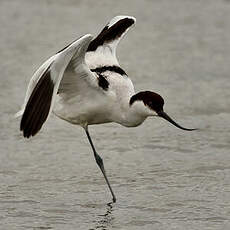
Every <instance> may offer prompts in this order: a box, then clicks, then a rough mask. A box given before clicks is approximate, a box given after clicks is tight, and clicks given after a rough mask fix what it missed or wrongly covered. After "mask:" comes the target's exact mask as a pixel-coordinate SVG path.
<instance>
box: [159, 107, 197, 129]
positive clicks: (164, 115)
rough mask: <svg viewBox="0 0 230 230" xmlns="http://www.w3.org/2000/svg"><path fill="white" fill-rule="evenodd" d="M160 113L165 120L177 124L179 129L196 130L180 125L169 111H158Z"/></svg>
mask: <svg viewBox="0 0 230 230" xmlns="http://www.w3.org/2000/svg"><path fill="white" fill-rule="evenodd" d="M158 115H159V117H162V118H164V119H165V120H167V121H168V122H170V123H172V124H173V125H175V126H176V127H177V128H179V129H183V130H187V131H193V130H196V129H187V128H184V127H182V126H180V125H178V124H177V123H176V122H175V121H174V120H173V119H172V118H171V117H170V116H169V115H168V114H167V113H165V112H164V111H159V112H158Z"/></svg>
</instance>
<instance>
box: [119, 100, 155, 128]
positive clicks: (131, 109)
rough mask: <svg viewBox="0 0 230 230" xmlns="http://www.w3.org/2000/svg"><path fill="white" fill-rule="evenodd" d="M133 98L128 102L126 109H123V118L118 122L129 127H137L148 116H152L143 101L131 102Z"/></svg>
mask: <svg viewBox="0 0 230 230" xmlns="http://www.w3.org/2000/svg"><path fill="white" fill-rule="evenodd" d="M131 98H132V97H130V98H129V99H128V101H127V102H126V106H125V107H126V109H125V110H124V111H123V116H122V119H121V121H120V122H118V123H120V124H122V125H124V126H127V127H136V126H139V125H141V124H142V123H143V122H144V120H145V119H146V118H147V117H148V116H151V113H150V111H149V109H148V108H147V107H146V106H145V105H144V103H143V101H135V103H133V104H130V100H131Z"/></svg>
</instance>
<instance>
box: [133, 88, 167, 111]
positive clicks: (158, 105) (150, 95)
mask: <svg viewBox="0 0 230 230" xmlns="http://www.w3.org/2000/svg"><path fill="white" fill-rule="evenodd" d="M135 101H143V103H144V104H145V105H147V106H148V107H149V108H150V109H152V110H154V111H156V112H158V111H162V110H163V106H164V99H163V98H162V97H161V95H159V94H157V93H154V92H151V91H143V92H139V93H137V94H135V95H133V96H132V97H131V99H130V102H129V104H130V105H132V104H133V103H134V102H135Z"/></svg>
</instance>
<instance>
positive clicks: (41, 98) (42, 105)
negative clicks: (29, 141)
mask: <svg viewBox="0 0 230 230" xmlns="http://www.w3.org/2000/svg"><path fill="white" fill-rule="evenodd" d="M51 64H52V63H51ZM50 66H51V65H50ZM50 66H49V67H48V68H47V69H46V71H45V72H44V74H43V75H42V77H41V78H40V79H39V81H38V83H37V85H36V86H35V88H34V90H33V92H32V94H31V96H30V98H29V100H28V102H27V104H26V107H25V111H24V113H23V116H22V120H21V124H20V130H21V131H23V135H24V137H27V138H29V137H30V136H34V135H35V134H36V133H37V132H38V131H39V130H40V129H41V127H42V125H43V124H44V122H45V121H46V119H47V117H48V115H49V111H50V106H51V101H52V95H53V90H54V83H53V81H52V79H51V75H50Z"/></svg>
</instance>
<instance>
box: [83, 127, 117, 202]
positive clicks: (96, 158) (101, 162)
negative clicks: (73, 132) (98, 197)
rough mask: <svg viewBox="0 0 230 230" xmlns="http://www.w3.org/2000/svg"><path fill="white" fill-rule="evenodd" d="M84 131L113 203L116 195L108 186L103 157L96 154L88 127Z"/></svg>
mask: <svg viewBox="0 0 230 230" xmlns="http://www.w3.org/2000/svg"><path fill="white" fill-rule="evenodd" d="M85 132H86V135H87V137H88V140H89V143H90V145H91V147H92V149H93V154H94V157H95V160H96V162H97V165H98V166H99V168H100V169H101V172H102V173H103V175H104V178H105V181H106V183H107V185H108V186H109V190H110V192H111V194H112V196H113V202H114V203H115V202H116V197H115V195H114V193H113V190H112V188H111V186H110V183H109V180H108V178H107V176H106V173H105V168H104V164H103V159H102V158H101V157H100V156H99V155H98V153H97V152H96V149H95V148H94V145H93V142H92V139H91V137H90V135H89V131H88V127H86V128H85Z"/></svg>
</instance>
